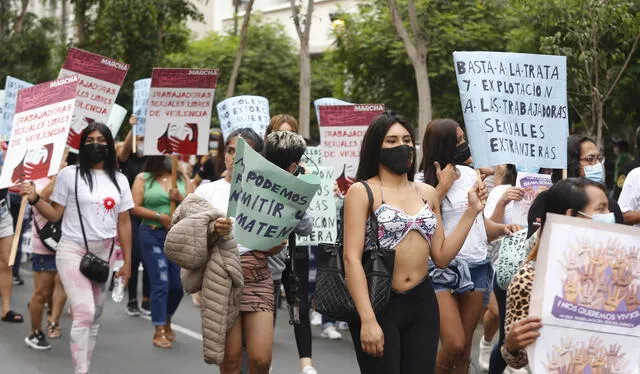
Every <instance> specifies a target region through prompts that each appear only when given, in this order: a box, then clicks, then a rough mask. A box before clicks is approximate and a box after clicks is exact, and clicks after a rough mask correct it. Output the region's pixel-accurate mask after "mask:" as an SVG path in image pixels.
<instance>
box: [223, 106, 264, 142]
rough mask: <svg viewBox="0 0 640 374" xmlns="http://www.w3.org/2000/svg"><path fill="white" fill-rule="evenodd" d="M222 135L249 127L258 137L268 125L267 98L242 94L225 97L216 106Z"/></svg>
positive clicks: (262, 134)
mask: <svg viewBox="0 0 640 374" xmlns="http://www.w3.org/2000/svg"><path fill="white" fill-rule="evenodd" d="M216 108H217V110H218V119H219V120H220V129H221V130H222V136H223V137H224V138H225V139H226V137H227V136H228V135H229V134H230V133H232V132H233V131H234V130H237V129H241V128H245V127H249V128H251V129H252V130H253V131H255V132H256V134H258V135H260V137H264V134H265V132H266V130H267V126H268V125H269V120H270V117H269V100H267V98H266V97H262V96H253V95H243V96H234V97H230V98H228V99H225V100H223V101H221V102H219V103H218V105H217V106H216Z"/></svg>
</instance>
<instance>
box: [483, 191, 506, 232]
mask: <svg viewBox="0 0 640 374" xmlns="http://www.w3.org/2000/svg"><path fill="white" fill-rule="evenodd" d="M510 187H511V186H510V185H508V184H502V185H499V186H495V187H494V188H493V189H492V190H491V192H489V197H487V203H486V204H485V206H484V216H485V217H486V218H489V219H491V216H492V215H493V212H494V211H495V210H496V206H497V205H498V201H500V198H501V197H502V195H504V194H505V192H507V191H508V190H509V188H510ZM512 210H513V201H509V203H508V204H507V205H506V206H505V207H504V219H503V220H502V222H498V223H504V224H506V225H509V224H511V223H512V222H511V211H512Z"/></svg>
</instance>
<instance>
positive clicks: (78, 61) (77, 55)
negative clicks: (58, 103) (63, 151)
mask: <svg viewBox="0 0 640 374" xmlns="http://www.w3.org/2000/svg"><path fill="white" fill-rule="evenodd" d="M127 71H129V65H128V64H125V63H122V62H119V61H116V60H113V59H110V58H107V57H103V56H100V55H97V54H95V53H91V52H87V51H83V50H82V49H78V48H71V49H70V50H69V54H68V55H67V59H66V60H65V62H64V65H62V69H61V70H60V74H59V78H62V77H67V76H70V75H77V76H78V78H79V82H78V99H77V103H76V112H75V113H74V114H75V118H74V119H73V123H72V124H71V130H70V131H69V140H68V142H67V145H68V146H69V147H70V148H72V149H78V148H79V147H80V135H81V133H82V130H84V128H85V127H87V126H88V125H89V124H91V123H93V122H102V123H106V122H107V120H108V119H109V113H110V112H111V108H112V107H113V104H114V103H115V101H116V97H117V96H118V92H119V91H120V86H121V85H122V82H124V78H125V76H126V75H127Z"/></svg>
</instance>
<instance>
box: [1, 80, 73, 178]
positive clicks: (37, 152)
mask: <svg viewBox="0 0 640 374" xmlns="http://www.w3.org/2000/svg"><path fill="white" fill-rule="evenodd" d="M78 82H79V78H78V76H75V75H73V76H69V77H65V78H60V79H57V80H55V81H51V82H46V83H42V84H39V85H37V86H33V87H29V88H23V89H22V90H20V91H19V92H18V99H17V102H16V112H15V115H14V117H13V127H12V129H11V136H10V138H9V149H8V150H7V156H6V159H5V163H4V167H3V168H2V174H0V188H6V187H11V186H14V185H16V184H18V183H21V182H26V181H34V180H37V179H40V178H44V177H47V176H50V175H55V174H57V173H58V171H59V169H60V163H61V161H62V157H63V154H64V148H65V145H66V143H67V135H68V133H69V126H70V125H71V121H72V118H73V115H74V109H75V107H76V95H77V85H78Z"/></svg>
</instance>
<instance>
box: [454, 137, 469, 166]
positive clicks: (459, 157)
mask: <svg viewBox="0 0 640 374" xmlns="http://www.w3.org/2000/svg"><path fill="white" fill-rule="evenodd" d="M469 157H471V149H469V143H467V142H464V143H462V144H460V145H459V146H457V147H456V153H455V154H454V155H453V162H455V164H456V165H464V163H465V162H466V161H467V160H468V159H469Z"/></svg>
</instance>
